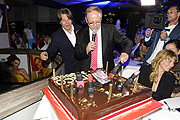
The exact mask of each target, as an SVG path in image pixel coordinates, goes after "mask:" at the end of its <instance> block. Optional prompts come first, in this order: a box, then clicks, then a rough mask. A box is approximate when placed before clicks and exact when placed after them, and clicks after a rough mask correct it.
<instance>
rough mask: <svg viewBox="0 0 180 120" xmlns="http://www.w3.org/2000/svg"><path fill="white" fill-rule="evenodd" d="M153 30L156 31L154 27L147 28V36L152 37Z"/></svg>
mask: <svg viewBox="0 0 180 120" xmlns="http://www.w3.org/2000/svg"><path fill="white" fill-rule="evenodd" d="M153 31H154V29H150V28H147V30H146V32H145V35H146V37H150V36H151V35H152V32H153Z"/></svg>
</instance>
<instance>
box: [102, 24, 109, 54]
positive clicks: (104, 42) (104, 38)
mask: <svg viewBox="0 0 180 120" xmlns="http://www.w3.org/2000/svg"><path fill="white" fill-rule="evenodd" d="M107 31H108V30H107V29H106V26H105V25H104V24H101V38H102V53H103V56H104V54H105V49H106V45H107V41H108V33H107Z"/></svg>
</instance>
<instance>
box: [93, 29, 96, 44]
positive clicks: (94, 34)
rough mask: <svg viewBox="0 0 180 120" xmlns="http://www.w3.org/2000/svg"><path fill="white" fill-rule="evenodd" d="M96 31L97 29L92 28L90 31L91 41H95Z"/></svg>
mask: <svg viewBox="0 0 180 120" xmlns="http://www.w3.org/2000/svg"><path fill="white" fill-rule="evenodd" d="M96 33H97V30H96V29H93V31H92V41H94V42H95V37H96Z"/></svg>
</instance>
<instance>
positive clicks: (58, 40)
mask: <svg viewBox="0 0 180 120" xmlns="http://www.w3.org/2000/svg"><path fill="white" fill-rule="evenodd" d="M79 29H81V26H79V25H74V32H75V34H76V32H77V30H79ZM46 52H47V53H48V57H52V56H53V55H54V54H56V53H57V52H60V53H61V56H62V60H63V61H64V63H65V73H67V74H68V73H75V72H78V71H79V70H80V61H78V60H76V59H75V57H74V47H73V45H72V44H71V41H70V40H69V39H68V37H67V36H66V33H65V32H64V30H63V29H62V27H60V28H59V29H58V30H56V31H55V32H54V33H53V34H52V36H51V43H50V44H49V46H48V49H47V50H46Z"/></svg>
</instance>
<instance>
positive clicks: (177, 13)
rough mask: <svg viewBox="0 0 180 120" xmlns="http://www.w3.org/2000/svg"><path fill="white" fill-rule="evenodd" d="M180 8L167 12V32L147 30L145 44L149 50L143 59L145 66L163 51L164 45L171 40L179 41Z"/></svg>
mask: <svg viewBox="0 0 180 120" xmlns="http://www.w3.org/2000/svg"><path fill="white" fill-rule="evenodd" d="M179 17H180V7H179V6H171V7H170V8H169V9H168V11H167V19H168V22H169V24H168V27H165V30H168V29H169V30H168V31H165V30H163V31H159V30H154V29H150V28H147V30H146V32H145V35H146V38H145V42H146V44H147V45H148V46H149V50H148V52H147V54H146V56H145V58H144V63H143V64H145V65H148V64H151V61H152V60H153V59H154V58H155V56H156V54H157V53H158V52H159V51H160V50H162V49H163V46H164V43H165V42H167V41H169V40H171V39H177V40H180V34H179V31H180V25H179V22H178V20H179Z"/></svg>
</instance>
